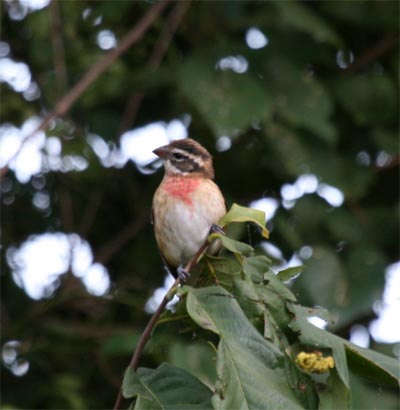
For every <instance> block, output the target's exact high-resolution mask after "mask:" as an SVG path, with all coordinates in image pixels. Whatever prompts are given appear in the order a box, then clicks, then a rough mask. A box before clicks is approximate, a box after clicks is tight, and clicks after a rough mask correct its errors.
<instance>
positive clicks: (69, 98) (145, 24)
mask: <svg viewBox="0 0 400 410" xmlns="http://www.w3.org/2000/svg"><path fill="white" fill-rule="evenodd" d="M170 1H171V0H163V1H160V2H158V3H156V4H155V5H154V6H153V7H151V9H150V10H149V11H148V12H147V14H145V15H144V16H143V17H142V19H141V20H139V22H138V23H137V24H136V25H135V27H133V28H132V30H131V31H129V32H128V33H127V34H126V35H125V36H124V37H123V38H122V40H121V41H120V43H119V44H118V46H117V47H116V48H115V49H114V50H112V51H110V52H108V53H107V54H106V55H105V56H104V57H103V58H102V59H101V60H100V61H98V62H97V63H96V64H94V65H93V66H92V67H91V68H90V69H89V70H88V71H87V72H86V74H85V75H84V76H83V77H82V78H81V80H80V81H79V82H78V83H76V84H75V85H74V86H73V87H72V88H71V89H70V90H69V91H68V92H67V93H66V94H65V95H64V97H62V98H61V99H60V100H59V101H58V103H57V104H56V106H55V107H54V109H53V111H51V112H50V113H49V114H47V115H46V116H45V117H44V119H43V121H42V122H41V123H40V125H39V126H38V127H37V128H36V129H35V130H34V131H33V132H32V133H31V134H29V135H28V136H26V137H25V139H24V140H23V141H22V143H21V145H20V148H19V150H17V152H16V153H15V154H14V155H13V156H12V157H11V158H10V159H9V161H8V163H10V161H12V160H13V159H14V158H15V157H17V155H18V154H19V152H20V151H21V148H22V146H23V145H24V143H25V142H26V141H27V140H28V139H29V138H31V137H32V136H34V135H35V134H36V133H37V132H38V131H41V130H44V129H46V127H47V126H48V125H49V123H50V121H51V120H52V119H53V118H55V117H62V116H64V115H65V114H66V113H67V112H68V110H69V109H70V108H71V106H72V105H73V104H74V103H75V102H76V100H77V99H78V98H79V97H80V96H81V95H82V94H83V93H84V92H85V91H86V90H87V88H88V87H89V86H90V85H91V84H92V83H93V82H94V81H96V80H97V78H98V77H99V76H100V75H101V74H103V73H104V71H106V70H107V68H108V67H109V66H110V65H111V64H112V63H113V62H114V61H115V60H117V59H118V58H119V57H120V56H121V55H122V54H123V53H125V52H126V51H127V50H128V49H129V47H131V46H132V45H133V44H135V43H137V42H138V41H139V40H140V39H141V38H142V37H143V35H144V33H145V32H146V31H147V30H148V29H149V28H150V26H151V24H152V23H153V22H154V20H155V19H156V18H157V17H158V16H159V15H160V14H161V12H162V11H163V10H164V8H165V7H166V6H167V5H168V3H169V2H170ZM7 171H8V166H7V165H6V166H4V167H3V168H1V169H0V177H2V176H3V175H5V174H6V173H7Z"/></svg>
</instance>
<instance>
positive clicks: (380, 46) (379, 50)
mask: <svg viewBox="0 0 400 410" xmlns="http://www.w3.org/2000/svg"><path fill="white" fill-rule="evenodd" d="M398 41H399V39H398V36H397V35H396V34H395V33H390V34H389V35H388V36H386V37H385V38H383V39H382V40H381V41H379V42H378V43H376V44H375V45H373V46H372V47H370V48H368V49H367V50H365V51H364V52H363V53H362V54H361V55H360V57H358V58H357V59H356V60H355V61H354V63H353V64H350V65H349V66H348V67H347V68H346V69H345V70H343V73H344V74H354V73H355V72H357V71H359V70H360V69H361V68H363V67H365V66H367V65H369V64H371V63H372V62H374V61H376V60H377V59H378V58H379V57H381V56H382V55H384V54H385V53H386V52H387V51H389V50H390V49H391V48H393V47H394V46H395V45H396V44H397V43H398Z"/></svg>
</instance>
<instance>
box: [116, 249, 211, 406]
mask: <svg viewBox="0 0 400 410" xmlns="http://www.w3.org/2000/svg"><path fill="white" fill-rule="evenodd" d="M208 245H209V243H208V242H206V243H204V245H202V246H201V247H200V249H199V250H198V251H197V252H196V253H195V254H194V255H193V257H192V258H191V259H190V261H189V262H188V264H187V265H186V266H185V270H186V272H190V271H191V270H192V269H193V267H194V266H195V265H196V263H197V262H198V260H199V258H200V256H201V255H203V253H204V252H205V251H206V250H207V248H208ZM180 283H181V281H180V279H179V278H177V279H176V280H175V282H174V283H173V285H172V286H171V287H170V288H169V290H168V292H167V293H166V295H165V296H164V298H163V300H162V301H161V303H160V306H159V307H158V308H157V310H156V311H155V313H154V314H153V316H152V317H151V319H150V321H149V323H148V324H147V326H146V327H145V329H144V331H143V333H142V335H141V336H140V339H139V342H138V344H137V346H136V349H135V351H134V353H133V355H132V359H131V361H130V363H129V367H130V368H131V369H132V370H136V369H137V366H138V363H139V360H140V356H141V355H142V352H143V349H144V347H145V346H146V343H147V341H148V340H149V339H150V336H151V333H152V332H153V329H154V327H155V325H156V324H157V321H158V319H159V318H160V316H161V314H162V312H163V311H164V309H165V306H166V305H167V303H168V302H169V301H170V300H171V297H172V295H173V294H174V293H175V292H174V290H175V289H176V288H177V287H178V286H179V284H180ZM122 398H123V396H122V384H121V388H120V390H119V392H118V397H117V400H116V402H115V405H114V410H119V409H120V406H121V402H122Z"/></svg>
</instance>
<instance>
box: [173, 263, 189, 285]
mask: <svg viewBox="0 0 400 410" xmlns="http://www.w3.org/2000/svg"><path fill="white" fill-rule="evenodd" d="M176 272H177V273H178V277H179V279H180V280H181V281H182V282H186V281H187V280H188V279H189V278H190V273H189V272H188V271H187V270H186V269H185V268H184V267H183V265H179V266H178V267H177V269H176Z"/></svg>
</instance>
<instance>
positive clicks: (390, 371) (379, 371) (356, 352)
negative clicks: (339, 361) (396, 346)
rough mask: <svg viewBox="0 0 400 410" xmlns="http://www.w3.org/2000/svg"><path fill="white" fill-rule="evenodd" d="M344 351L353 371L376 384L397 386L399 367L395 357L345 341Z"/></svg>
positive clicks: (399, 375)
mask: <svg viewBox="0 0 400 410" xmlns="http://www.w3.org/2000/svg"><path fill="white" fill-rule="evenodd" d="M346 352H347V357H348V361H349V365H350V366H351V369H352V370H353V371H354V372H357V373H359V374H360V375H361V376H363V377H365V378H367V379H369V380H371V381H373V382H375V383H378V384H387V385H389V386H393V387H398V386H399V381H400V367H399V361H398V360H397V359H394V358H393V357H389V356H386V355H384V354H382V353H379V352H375V351H374V350H371V349H364V348H362V347H359V346H356V345H354V344H352V343H350V342H347V341H346Z"/></svg>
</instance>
